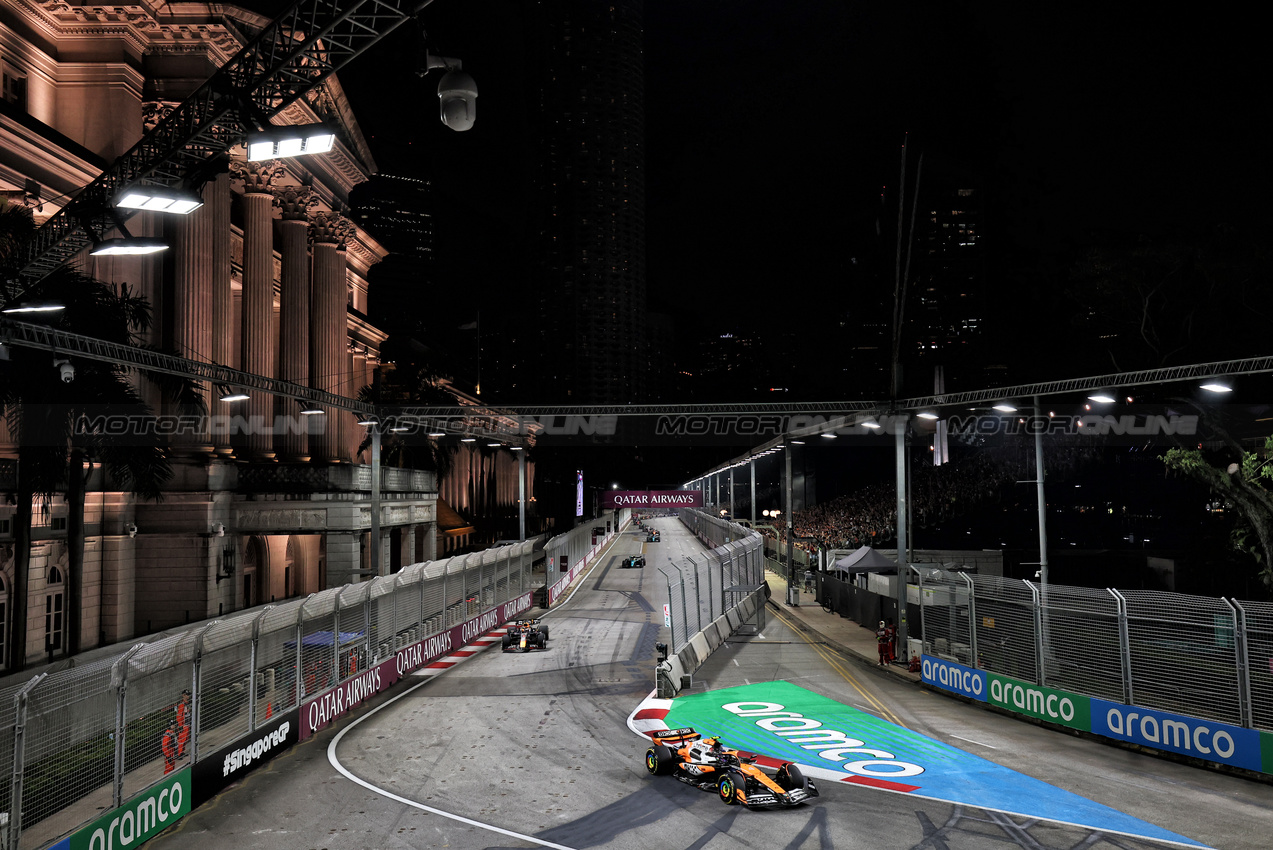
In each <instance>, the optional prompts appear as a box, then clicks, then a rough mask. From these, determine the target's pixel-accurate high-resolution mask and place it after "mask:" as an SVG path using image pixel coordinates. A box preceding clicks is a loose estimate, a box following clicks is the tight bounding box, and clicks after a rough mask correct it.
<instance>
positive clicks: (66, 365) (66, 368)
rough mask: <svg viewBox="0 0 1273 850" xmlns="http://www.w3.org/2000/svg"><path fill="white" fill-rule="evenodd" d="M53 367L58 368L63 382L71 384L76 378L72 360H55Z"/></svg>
mask: <svg viewBox="0 0 1273 850" xmlns="http://www.w3.org/2000/svg"><path fill="white" fill-rule="evenodd" d="M53 368H55V369H57V373H58V375H59V376H61V378H62V383H64V384H69V383H70V382H71V381H74V380H75V367H74V366H72V365H71V361H70V360H54V361H53Z"/></svg>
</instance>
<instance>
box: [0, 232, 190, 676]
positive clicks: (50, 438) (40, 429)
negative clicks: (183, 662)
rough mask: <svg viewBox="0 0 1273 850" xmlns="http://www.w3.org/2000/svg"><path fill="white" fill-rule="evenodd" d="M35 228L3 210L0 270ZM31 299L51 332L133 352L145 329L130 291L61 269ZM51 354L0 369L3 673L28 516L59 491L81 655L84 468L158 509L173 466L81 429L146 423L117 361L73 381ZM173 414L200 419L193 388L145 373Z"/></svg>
mask: <svg viewBox="0 0 1273 850" xmlns="http://www.w3.org/2000/svg"><path fill="white" fill-rule="evenodd" d="M33 229H34V223H33V222H32V220H31V217H30V215H29V214H28V213H27V211H26V210H25V209H22V208H12V207H6V208H3V209H0V267H3V266H5V265H6V261H7V260H9V259H10V258H12V257H14V255H15V252H16V250H17V249H18V248H19V247H20V246H21V245H22V244H23V243H24V242H25V240H26V239H27V238H29V235H30V233H31V232H32V231H33ZM30 295H31V297H33V298H39V299H41V300H48V301H52V302H54V303H58V304H63V305H65V309H63V310H61V311H59V312H58V313H56V314H49V315H54V316H55V318H54V319H53V320H52V324H54V326H56V327H58V328H60V329H63V330H67V331H73V332H76V333H81V334H84V335H87V336H93V337H96V338H98V339H104V340H109V341H111V342H117V343H122V344H126V345H137V344H139V337H140V335H141V334H144V333H145V332H146V331H147V330H149V328H150V326H151V309H150V304H149V302H148V301H147V300H146V299H145V298H144V297H143V296H141V295H139V294H136V293H134V292H133V291H132V290H130V289H129V288H128V286H127V285H121V286H120V287H119V288H118V289H113V288H112V287H110V286H108V285H107V284H105V283H103V282H101V281H99V280H96V279H95V278H93V277H91V276H89V275H86V274H83V273H81V272H78V271H75V270H73V269H70V268H67V267H63V268H61V269H59V270H57V271H56V272H54V273H53V274H51V275H49V276H48V277H46V278H44V279H43V280H42V281H40V283H39V284H37V286H36V288H35V289H34V290H33V291H32V292H31V293H30ZM60 359H70V358H69V356H68V357H57V356H55V357H52V358H50V355H49V354H48V352H43V351H38V350H35V349H28V348H19V349H13V350H11V351H10V352H9V360H8V361H7V362H5V363H3V364H2V365H0V405H2V406H3V410H4V415H5V418H6V420H7V422H8V425H9V432H10V437H11V438H12V440H13V442H14V444H15V445H16V446H17V452H18V475H17V487H16V493H15V496H16V498H17V506H16V507H17V512H16V517H15V523H14V526H15V527H14V550H15V551H14V567H15V574H14V582H13V593H12V595H11V596H10V610H11V617H10V635H9V647H10V650H9V652H10V659H11V664H10V669H12V670H18V669H21V668H22V667H23V666H24V665H25V661H26V623H27V614H28V612H27V605H28V599H27V588H28V578H29V575H28V573H29V570H30V557H31V521H32V516H33V512H34V508H35V506H36V505H37V504H40V505H42V506H44V507H46V508H47V506H48V505H49V504H50V503H51V501H52V499H53V496H54V494H56V493H58V492H65V494H66V499H67V507H68V516H67V548H68V563H67V573H68V576H67V582H66V586H67V599H66V602H67V605H66V608H67V612H68V619H67V653H68V654H75V653H76V652H78V651H79V649H80V616H81V607H82V595H83V594H82V588H83V560H84V488H85V482H86V477H85V476H86V472H85V466H86V464H87V465H88V467H89V468H90V469H91V467H92V464H93V462H100V463H101V465H102V468H103V471H104V473H105V474H106V476H107V478H108V479H110V480H111V481H113V482H114V483H115V484H117V485H118V486H119V487H120V488H121V489H124V490H128V491H130V492H132V493H134V494H136V495H137V496H140V497H141V498H143V499H149V500H155V501H158V500H159V499H161V498H162V492H163V487H164V485H165V484H166V483H167V482H168V481H169V480H170V479H171V478H172V467H171V465H170V463H169V461H168V458H167V455H166V453H165V451H164V448H163V446H162V445H160V442H159V439H158V438H157V437H156V436H154V435H148V436H143V437H139V438H132V437H130V438H129V439H128V440H127V441H123V440H120V439H117V438H111V437H107V436H106V435H103V434H100V433H92V432H90V431H87V429H84V428H82V427H79V424H80V423H81V422H83V421H90V420H92V419H94V418H96V417H98V416H99V415H109V414H114V413H125V414H129V415H137V414H141V415H148V414H149V413H150V409H149V408H148V407H147V405H146V404H145V402H144V401H143V399H142V397H141V395H140V393H139V392H138V391H137V388H136V387H135V386H134V384H133V382H132V380H131V378H130V375H129V370H128V369H127V368H126V367H125V366H123V365H121V364H116V363H104V362H99V361H94V360H76V361H75V362H74V364H73V365H74V368H75V378H74V381H73V382H70V383H65V382H63V381H60V380H57V374H56V373H55V372H54V371H53V369H52V368H51V367H52V365H53V363H52V361H55V360H60ZM147 378H148V379H150V380H152V381H154V382H155V383H156V384H157V386H159V388H160V390H161V391H162V392H163V394H164V395H165V396H167V397H168V398H171V399H172V400H174V401H175V402H176V403H177V404H178V406H179V409H182V410H187V411H198V412H202V411H203V402H202V399H201V397H200V395H199V394H198V392H197V390H196V388H195V385H194V384H193V382H191V381H187V380H183V379H179V378H170V377H166V376H153V375H149V374H148V375H147Z"/></svg>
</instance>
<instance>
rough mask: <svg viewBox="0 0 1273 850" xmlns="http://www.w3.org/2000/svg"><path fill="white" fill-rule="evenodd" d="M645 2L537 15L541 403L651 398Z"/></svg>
mask: <svg viewBox="0 0 1273 850" xmlns="http://www.w3.org/2000/svg"><path fill="white" fill-rule="evenodd" d="M643 12H644V3H643V2H642V0H612V2H606V3H598V2H594V0H569V1H568V2H558V0H541V2H537V3H535V5H534V8H533V9H532V10H529V11H528V13H527V14H528V20H529V26H530V29H531V37H530V39H529V42H530V43H531V44H533V45H535V46H536V47H535V49H536V50H538V51H540V54H539V56H538V57H537V58H536V61H535V62H534V67H535V69H536V72H537V73H538V75H539V76H538V85H537V86H536V87H535V92H536V97H537V101H538V102H537V104H536V109H535V114H536V115H537V116H538V123H537V126H535V127H534V128H533V129H532V132H533V133H534V138H535V140H536V141H537V142H538V144H539V146H540V150H539V156H538V158H537V168H538V171H537V174H536V176H535V185H534V193H535V200H534V203H532V205H531V206H532V210H533V211H534V212H533V213H532V214H533V215H534V216H535V221H534V223H533V226H532V229H531V234H532V235H531V238H532V240H533V248H532V253H533V256H532V272H531V277H532V280H533V281H534V298H535V301H536V304H537V307H538V314H539V328H538V332H539V345H538V346H537V347H538V352H537V362H536V363H535V371H536V374H535V375H534V378H533V380H531V381H524V380H523V381H522V386H524V387H527V388H528V389H531V390H533V392H534V395H535V396H536V397H537V398H538V399H539V400H556V401H561V402H571V403H579V404H585V403H594V404H605V403H623V402H630V401H639V400H642V399H644V398H645V397H646V394H647V385H646V371H647V369H646V364H647V361H646V280H645V110H644V71H643V67H644V66H643V62H644V58H643V57H644V47H643V41H644V32H643V24H642V19H643Z"/></svg>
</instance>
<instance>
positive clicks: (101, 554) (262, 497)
mask: <svg viewBox="0 0 1273 850" xmlns="http://www.w3.org/2000/svg"><path fill="white" fill-rule="evenodd" d="M265 23H267V19H265V18H263V17H261V16H259V15H257V14H255V13H253V12H250V11H247V10H244V9H240V8H236V7H233V6H227V5H217V4H206V3H172V4H148V5H137V6H91V5H79V4H71V3H66V2H60V0H17V1H16V2H6V3H4V4H3V5H0V73H2V74H3V103H0V202H7V203H16V204H21V205H25V206H27V207H28V208H30V210H31V211H32V213H33V215H34V217H35V220H36V222H37V223H38V222H40V221H43V220H44V219H46V218H47V217H48V216H50V215H52V214H54V213H55V212H56V211H57V210H58V209H59V208H60V205H61V204H63V203H64V202H65V199H66V198H67V196H69V195H72V194H74V193H75V192H76V191H77V190H78V189H80V188H81V187H83V186H85V185H87V184H88V183H90V182H91V181H92V180H93V179H94V178H96V176H97V175H98V174H99V173H100V171H101V170H102V169H103V168H104V167H105V166H106V164H108V163H109V162H111V161H113V160H114V159H115V158H116V157H117V156H119V155H120V154H121V153H124V152H125V151H127V150H128V149H129V148H131V147H132V145H133V144H135V143H136V142H137V141H138V139H140V138H141V136H142V135H143V133H144V132H145V131H146V130H147V129H148V128H149V126H151V124H152V122H155V121H157V120H159V119H160V118H161V117H162V116H163V115H164V114H165V113H166V112H167V111H168V110H170V109H171V108H172V107H174V106H175V105H176V104H178V103H180V102H181V100H182V99H183V98H184V97H185V96H186V95H187V94H189V93H190V92H191V91H193V90H194V89H195V88H196V87H197V86H199V85H200V84H202V83H203V81H204V80H205V79H206V78H207V77H208V76H210V75H211V74H212V73H213V71H215V70H216V69H217V68H218V67H220V66H221V65H222V64H224V63H225V62H226V60H227V59H229V58H230V57H231V56H233V55H234V54H235V53H236V52H237V51H238V50H239V49H240V48H241V47H242V46H243V44H245V43H246V42H247V40H248V39H250V38H251V37H252V35H253V33H254V32H255V31H256V30H258V29H259V28H260V27H262V26H263V25H264V24H265ZM317 121H329V122H334V123H335V124H336V125H337V126H338V127H339V132H338V142H337V145H336V148H335V149H334V150H333V151H332V152H331V153H330V154H324V155H321V156H312V157H307V158H297V159H290V160H285V161H276V162H271V163H261V164H256V163H247V162H246V161H244V157H243V154H242V149H237V150H236V151H234V152H232V153H233V154H234V157H233V158H234V162H232V163H231V168H230V171H229V172H228V173H224V174H221V175H220V176H219V177H216V178H215V179H213V180H212V181H211V182H209V183H207V184H206V185H205V186H204V187H203V189H202V193H203V199H204V202H205V203H204V206H203V207H202V208H200V209H199V210H197V211H196V212H194V213H192V214H191V215H189V216H186V217H182V218H180V219H175V218H172V217H169V218H162V217H160V216H159V215H158V214H155V213H141V214H139V215H137V216H135V217H134V218H133V219H132V220H131V221H130V222H129V229H130V231H131V232H132V234H133V235H135V236H142V235H147V236H154V237H159V238H163V239H164V240H166V241H167V242H168V243H169V245H170V250H169V251H167V252H165V254H163V255H157V256H158V257H160V258H158V259H156V258H154V257H140V258H138V257H125V258H93V257H89V256H87V255H81V256H80V257H79V258H77V260H76V262H77V263H78V264H79V265H80V266H81V267H82V268H83V270H84V271H86V272H88V273H90V274H92V275H93V276H95V277H96V278H98V279H99V280H102V281H104V282H107V283H109V284H125V283H126V284H128V285H129V286H130V287H132V288H133V289H134V290H135V291H138V292H140V293H141V294H142V295H144V296H145V297H146V298H147V299H148V300H149V302H150V304H151V305H152V307H153V312H154V316H155V322H154V324H153V326H152V328H151V329H150V331H149V332H148V335H147V337H146V339H145V342H147V343H149V344H152V345H155V346H158V347H160V348H163V349H167V350H172V351H174V352H176V353H178V354H180V355H181V356H183V357H186V358H190V359H195V360H204V361H209V362H215V363H219V364H224V365H227V366H231V367H235V368H239V369H242V370H244V371H247V372H252V373H256V374H260V375H265V376H270V377H279V378H284V379H287V380H290V381H294V382H296V383H299V384H302V385H307V386H310V387H313V388H317V389H322V390H326V391H329V392H332V393H335V394H338V395H342V396H346V397H353V396H355V395H356V394H357V392H358V390H359V389H360V388H361V387H363V386H364V385H366V384H368V383H370V382H371V381H372V376H373V371H374V370H375V369H376V368H377V364H378V362H379V359H380V348H381V345H382V343H383V342H384V340H385V337H386V335H385V333H384V332H383V331H382V330H381V329H379V328H377V327H375V326H374V325H372V324H371V322H369V321H368V320H367V318H366V315H367V299H368V283H367V281H368V273H369V270H370V269H371V267H372V266H373V265H375V264H376V263H378V262H380V261H381V260H382V259H384V257H385V256H386V254H387V251H386V249H385V248H384V247H383V246H382V245H381V244H380V243H379V242H377V241H376V240H375V239H374V238H372V237H371V236H369V235H368V234H367V233H366V231H365V230H363V229H362V228H360V227H358V225H357V223H356V222H354V221H351V220H350V219H349V218H347V217H345V215H344V214H343V213H342V211H343V210H344V209H346V208H347V205H348V200H349V193H350V191H351V190H352V189H353V187H354V186H355V185H357V184H358V183H361V182H363V181H364V180H366V179H367V178H368V176H369V175H370V174H372V173H374V171H375V162H374V160H373V159H372V156H371V153H370V150H369V148H368V146H367V143H366V141H365V140H364V139H363V136H362V134H361V132H360V131H359V129H358V126H357V123H356V121H355V120H354V117H353V113H352V110H351V109H350V106H349V103H348V101H347V100H346V98H345V96H344V94H343V92H342V90H341V87H340V84H339V82H338V81H337V80H336V79H334V78H331V79H329V81H328V82H327V83H325V84H324V85H323V86H322V87H321V88H320V89H319V90H318V91H317V92H316V93H315V94H314V95H313V96H310V97H307V98H305V99H302V100H300V101H298V102H297V103H295V104H294V105H292V106H291V107H289V108H288V109H287V110H285V112H284V113H283V114H282V115H281V116H280V118H279V119H277V120H276V123H289V124H303V123H312V122H317ZM73 359H74V358H73V357H72V360H73ZM5 365H6V364H4V363H2V362H0V379H2V378H3V369H4V368H5ZM53 377H54V376H53V374H52V370H50V379H53ZM137 386H138V389H139V391H141V392H142V393H143V395H144V397H145V398H146V400H147V401H148V403H150V404H151V406H152V407H153V408H155V409H156V410H157V411H159V412H161V413H162V412H169V411H167V410H165V409H164V408H163V407H162V406H161V403H160V398H159V395H158V394H157V392H155V391H153V390H151V389H150V386H149V384H148V383H147V382H146V381H144V380H142V379H140V378H138V379H137ZM213 390H214V388H210V387H204V390H203V391H204V392H205V394H206V398H207V401H208V406H209V409H210V412H211V413H212V414H213V415H212V417H210V418H209V419H208V420H207V422H208V425H207V427H206V428H203V427H201V429H200V430H199V431H198V432H196V433H193V434H185V435H182V436H179V437H173V438H171V442H170V444H169V445H168V447H167V453H168V455H169V458H170V460H171V461H172V463H173V467H174V470H175V476H174V478H173V479H172V480H171V482H170V483H169V484H168V485H167V487H166V490H165V493H164V498H163V499H162V501H159V502H150V501H143V500H140V499H137V498H135V497H134V496H133V495H132V494H131V493H129V492H127V491H126V490H123V489H120V488H119V485H118V484H116V483H114V482H113V481H111V480H109V479H107V478H106V477H105V476H104V475H103V473H102V470H101V469H100V467H98V466H95V465H92V464H90V465H89V467H88V468H86V469H85V474H86V478H87V493H86V496H85V505H84V528H83V535H82V537H81V538H80V539H73V538H70V537H68V533H67V525H68V523H67V519H68V505H67V501H66V499H65V498H64V497H63V495H61V494H56V495H54V497H53V498H52V499H51V500H50V501H49V502H48V503H47V504H41V505H39V506H37V510H36V511H35V515H34V520H33V528H32V535H31V545H30V558H29V564H28V568H27V577H28V578H27V586H28V592H27V594H26V601H25V609H26V614H27V615H26V617H25V618H24V620H25V621H24V622H23V623H21V624H19V623H18V619H17V618H15V617H14V616H13V612H14V610H15V608H16V609H18V610H21V608H22V607H23V606H22V605H16V606H15V604H14V603H15V602H17V601H18V600H16V599H12V598H9V593H10V590H11V589H12V588H13V586H14V579H15V570H16V569H17V568H18V564H19V563H21V562H22V561H23V560H24V559H23V558H21V557H19V553H18V552H17V551H16V550H15V535H14V532H15V529H14V519H15V507H14V504H13V503H14V499H13V492H14V490H15V483H16V481H17V476H18V474H19V473H20V469H19V465H18V463H17V450H18V446H16V445H14V444H13V443H11V442H7V439H8V437H7V435H8V430H7V429H0V435H3V436H0V490H3V491H5V492H6V493H7V494H8V495H9V498H8V499H7V500H6V502H5V504H0V569H2V572H0V582H2V583H3V586H2V587H0V611H3V612H4V617H5V618H6V622H5V623H4V626H3V629H0V634H4V635H6V637H7V638H12V636H13V635H14V634H15V633H20V634H23V635H24V636H25V652H23V653H21V656H22V657H21V658H16V659H15V657H14V653H15V652H16V650H14V648H13V645H14V643H15V642H20V641H14V640H11V639H6V640H5V644H4V657H3V659H2V660H3V664H4V668H5V669H14V668H16V667H18V666H22V665H23V664H24V663H31V662H34V661H37V660H43V659H47V660H53V659H56V658H58V657H61V656H63V655H66V654H68V652H71V651H74V649H75V648H73V647H69V646H68V642H67V635H66V625H67V623H68V621H69V620H70V619H71V618H72V616H75V615H76V612H71V611H69V610H67V604H68V602H67V600H68V599H72V598H78V599H79V609H80V610H79V612H78V618H79V623H80V628H79V632H80V638H79V647H78V649H81V650H83V649H89V648H92V647H94V646H98V645H102V644H112V643H116V642H119V641H123V640H128V639H131V638H133V637H135V636H138V635H143V634H147V633H151V632H154V631H158V630H161V629H165V628H168V627H171V626H176V625H180V624H182V623H184V622H191V621H197V620H203V619H206V618H209V617H215V616H217V615H219V614H224V613H228V612H231V611H235V610H239V609H243V608H247V607H251V606H255V605H259V604H262V603H269V602H271V601H276V600H281V599H286V598H289V597H295V596H303V595H306V594H309V593H313V592H316V591H319V590H322V589H324V588H327V587H332V586H336V585H341V584H345V583H347V582H351V581H358V580H360V579H362V578H364V577H366V576H371V575H376V574H383V573H386V572H389V571H390V570H391V569H393V568H395V567H397V566H398V565H401V564H409V563H413V562H415V561H417V560H421V559H423V558H432V557H434V555H435V552H436V549H437V528H436V515H435V511H436V500H437V490H438V486H437V481H436V476H435V475H434V474H433V473H431V472H425V471H421V470H411V469H384V470H382V482H381V484H382V493H383V499H382V502H381V505H380V513H381V530H382V535H381V545H380V552H381V562H380V563H379V564H372V563H370V555H369V552H370V551H371V547H370V540H369V532H368V529H369V528H370V525H371V511H372V502H371V468H370V467H369V466H368V465H367V464H366V462H365V461H366V458H365V456H364V455H361V454H360V453H359V446H360V443H361V441H362V438H363V428H361V427H359V426H358V425H357V423H356V422H355V421H354V417H353V416H352V415H351V414H346V413H339V412H337V411H334V410H328V411H326V413H325V415H323V416H317V417H303V416H301V415H300V404H299V403H298V402H297V401H295V400H291V399H281V398H276V397H273V396H269V395H264V394H261V395H257V394H255V393H253V394H251V397H250V398H249V399H248V400H246V401H244V402H238V403H235V406H231V405H230V404H229V403H227V402H222V401H220V393H219V392H213ZM236 416H242V417H244V418H245V419H246V420H247V421H249V422H264V423H267V425H266V427H258V428H252V427H249V428H245V429H238V430H237V431H236V432H235V433H233V434H231V433H228V432H225V431H222V430H220V429H217V428H215V427H213V423H215V422H216V421H217V417H236ZM299 422H304V423H306V424H305V425H304V426H303V427H302V426H298V425H297V424H296V423H299ZM80 547H82V549H81V548H80ZM79 551H82V560H81V558H80V557H79V554H78V552H79ZM75 564H82V566H80V567H79V568H78V569H73V565H75ZM76 573H78V574H76ZM72 582H74V583H75V592H74V593H73V594H70V593H69V591H70V589H71V588H70V585H71V583H72ZM15 630H17V632H15Z"/></svg>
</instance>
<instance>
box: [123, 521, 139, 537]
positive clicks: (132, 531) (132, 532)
mask: <svg viewBox="0 0 1273 850" xmlns="http://www.w3.org/2000/svg"><path fill="white" fill-rule="evenodd" d="M125 529H126V530H127V531H128V536H129V537H136V536H137V524H136V523H132V522H130V523H129V524H128V525H127V526H125Z"/></svg>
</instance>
